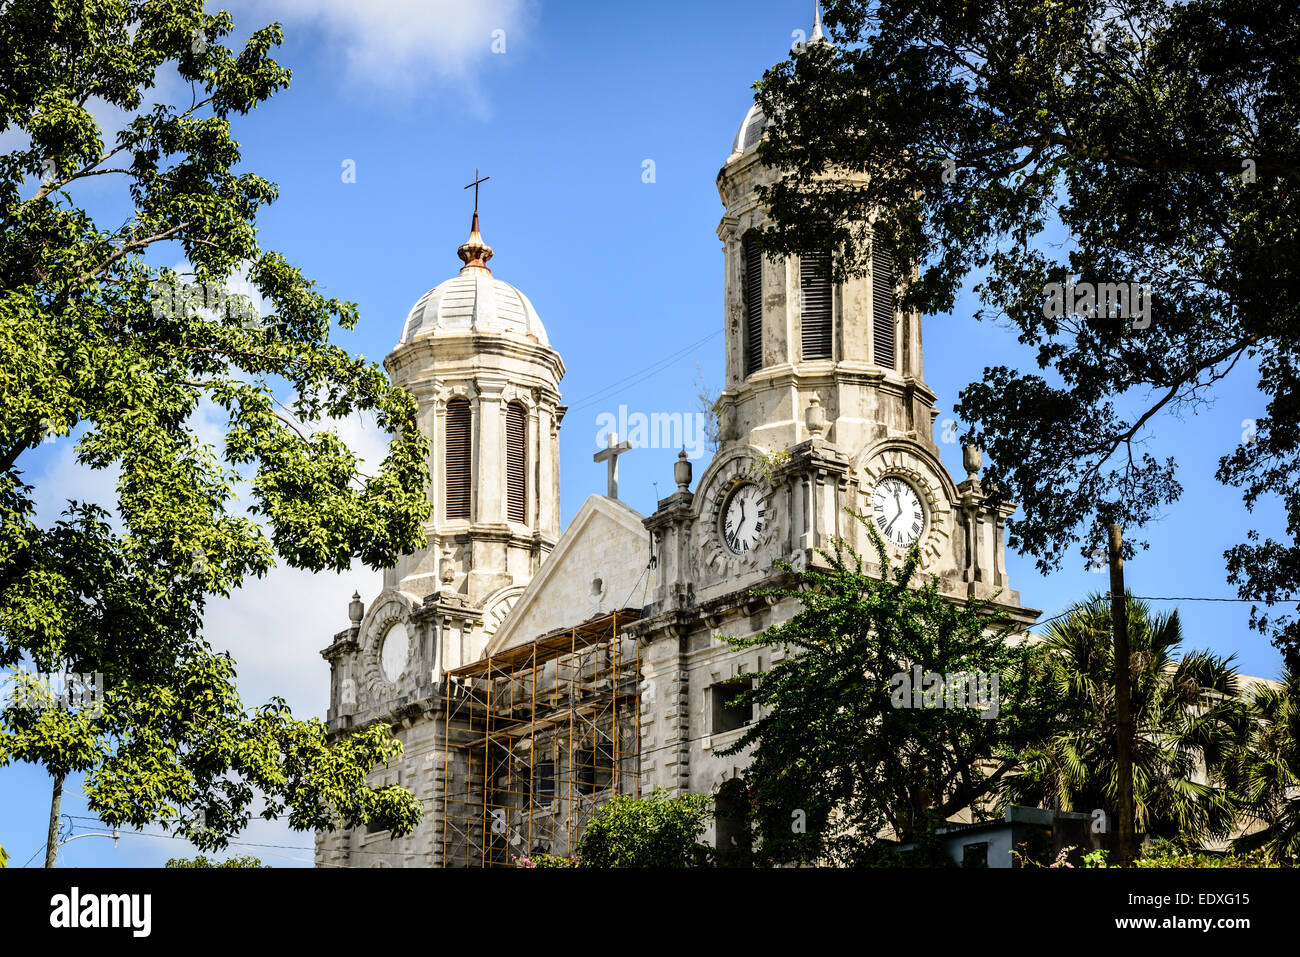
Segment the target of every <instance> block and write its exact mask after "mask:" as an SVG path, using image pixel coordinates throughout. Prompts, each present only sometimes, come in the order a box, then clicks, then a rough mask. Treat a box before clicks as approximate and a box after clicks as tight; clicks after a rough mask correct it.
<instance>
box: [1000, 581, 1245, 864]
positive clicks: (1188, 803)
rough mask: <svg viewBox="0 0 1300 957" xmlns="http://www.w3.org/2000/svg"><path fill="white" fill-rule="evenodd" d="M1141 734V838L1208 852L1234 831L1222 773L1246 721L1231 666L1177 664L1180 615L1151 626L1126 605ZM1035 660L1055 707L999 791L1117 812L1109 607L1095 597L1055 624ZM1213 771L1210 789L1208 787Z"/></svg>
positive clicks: (1012, 798)
mask: <svg viewBox="0 0 1300 957" xmlns="http://www.w3.org/2000/svg"><path fill="white" fill-rule="evenodd" d="M1126 609H1127V617H1128V637H1129V649H1130V660H1131V662H1132V665H1131V669H1130V671H1131V674H1132V684H1131V704H1132V715H1133V728H1134V747H1133V802H1134V816H1135V819H1136V829H1137V831H1138V832H1139V833H1145V834H1146V835H1148V836H1150V837H1159V838H1170V839H1172V838H1180V839H1183V840H1187V841H1191V842H1203V841H1205V840H1207V839H1211V838H1224V837H1227V836H1228V835H1229V834H1231V833H1232V831H1233V828H1234V827H1235V825H1236V823H1237V812H1236V807H1235V804H1234V801H1233V795H1232V793H1231V791H1230V790H1229V789H1228V788H1227V787H1225V786H1224V784H1223V780H1222V777H1221V775H1222V772H1223V769H1224V765H1225V762H1226V760H1227V759H1228V757H1229V755H1230V754H1231V753H1232V752H1233V751H1234V748H1235V742H1236V741H1237V740H1238V735H1237V725H1238V723H1239V715H1240V711H1241V705H1240V702H1239V701H1238V700H1237V697H1236V693H1237V672H1236V669H1235V668H1234V667H1233V665H1232V657H1231V656H1229V657H1227V658H1222V657H1218V656H1216V655H1213V654H1211V653H1209V652H1208V651H1188V652H1186V653H1181V652H1180V648H1181V645H1182V640H1183V639H1182V626H1181V623H1180V621H1179V617H1178V612H1177V611H1173V612H1170V613H1169V614H1166V615H1161V614H1156V613H1154V612H1153V611H1152V609H1151V606H1150V605H1149V604H1147V603H1146V602H1143V601H1139V600H1138V599H1135V598H1133V597H1132V596H1131V595H1129V596H1126ZM1042 647H1043V649H1044V651H1045V652H1046V653H1045V655H1043V656H1042V657H1041V658H1039V659H1038V665H1037V666H1038V667H1039V668H1040V669H1041V678H1042V681H1043V683H1044V685H1045V687H1046V688H1048V689H1050V695H1047V696H1044V698H1043V699H1041V706H1042V708H1043V712H1044V713H1043V717H1044V718H1045V719H1046V720H1047V721H1048V722H1049V724H1048V729H1049V730H1048V733H1047V734H1045V735H1044V736H1043V737H1041V738H1039V739H1038V740H1035V741H1033V742H1032V743H1031V744H1030V745H1029V746H1028V747H1026V748H1025V749H1024V750H1023V751H1022V752H1021V759H1020V762H1019V765H1018V766H1017V767H1016V768H1015V770H1013V771H1012V772H1010V773H1009V774H1007V776H1006V777H1005V778H1004V779H1003V798H1004V800H1005V802H1006V803H1011V804H1026V805H1029V806H1031V807H1057V808H1060V809H1061V810H1064V811H1083V812H1090V811H1092V810H1094V809H1096V808H1102V809H1105V810H1106V811H1107V814H1108V815H1109V818H1110V820H1111V821H1114V820H1115V815H1116V810H1117V806H1118V804H1117V802H1118V796H1117V790H1116V789H1117V786H1118V769H1117V765H1116V759H1115V740H1116V739H1115V688H1114V680H1113V679H1114V675H1115V666H1114V661H1115V658H1114V645H1113V642H1112V630H1111V605H1110V599H1109V597H1107V596H1102V595H1094V596H1090V597H1089V598H1088V599H1086V600H1085V601H1082V602H1079V603H1077V604H1076V605H1074V606H1073V607H1072V608H1071V609H1070V610H1069V612H1068V613H1067V614H1066V616H1065V617H1064V618H1061V619H1059V620H1057V621H1053V622H1050V623H1049V624H1048V625H1047V626H1046V629H1045V634H1044V635H1043V640H1042ZM1206 769H1208V771H1209V775H1210V777H1209V780H1206V779H1205V778H1204V771H1205V770H1206Z"/></svg>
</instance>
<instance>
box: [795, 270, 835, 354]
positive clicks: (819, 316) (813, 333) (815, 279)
mask: <svg viewBox="0 0 1300 957" xmlns="http://www.w3.org/2000/svg"><path fill="white" fill-rule="evenodd" d="M830 268H831V255H830V252H829V251H826V250H820V251H811V250H810V251H808V252H804V253H800V254H799V290H800V292H801V293H802V294H803V295H802V300H803V302H802V309H801V317H800V320H801V323H802V327H803V332H802V336H803V357H804V358H805V359H829V358H831V357H832V356H831V349H832V345H831V340H832V329H833V326H832V319H831V277H830Z"/></svg>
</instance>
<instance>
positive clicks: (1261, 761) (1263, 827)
mask: <svg viewBox="0 0 1300 957" xmlns="http://www.w3.org/2000/svg"><path fill="white" fill-rule="evenodd" d="M1235 740H1236V743H1237V747H1235V748H1233V749H1232V751H1231V753H1230V755H1229V760H1228V762H1227V774H1226V778H1227V781H1228V783H1229V785H1230V786H1231V787H1232V788H1233V790H1234V792H1235V793H1236V795H1237V797H1238V799H1239V800H1240V804H1241V810H1242V814H1243V823H1245V824H1247V825H1248V827H1247V833H1246V834H1244V835H1243V836H1241V837H1240V838H1239V839H1238V841H1237V845H1238V847H1239V848H1241V849H1242V850H1247V851H1249V850H1256V849H1262V850H1264V851H1266V852H1268V853H1269V854H1270V855H1271V856H1273V857H1275V858H1278V859H1282V860H1288V861H1290V862H1291V863H1292V864H1293V865H1295V864H1300V796H1298V795H1300V674H1297V673H1296V672H1294V671H1288V672H1285V673H1283V675H1282V681H1281V687H1280V688H1275V687H1272V686H1271V685H1264V684H1260V685H1256V686H1255V687H1254V688H1252V689H1251V690H1250V692H1249V693H1248V694H1247V695H1246V698H1245V708H1244V710H1243V713H1242V715H1241V724H1240V727H1239V729H1238V733H1237V736H1236V738H1235Z"/></svg>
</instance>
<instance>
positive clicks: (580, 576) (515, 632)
mask: <svg viewBox="0 0 1300 957" xmlns="http://www.w3.org/2000/svg"><path fill="white" fill-rule="evenodd" d="M644 518H645V517H644V516H643V515H642V514H641V513H640V512H638V511H637V510H636V509H634V508H631V507H630V506H628V505H625V504H624V503H623V502H620V501H618V500H617V499H613V498H608V497H606V496H604V495H593V496H591V497H590V498H588V499H587V501H586V502H584V503H583V505H582V508H581V509H579V510H578V514H577V515H575V516H574V518H573V521H572V522H570V523H569V527H568V528H566V529H565V530H564V534H563V535H561V536H560V540H559V541H558V542H557V543H556V545H555V548H554V550H552V552H551V554H550V555H549V556H547V558H546V560H545V561H544V562H543V563H542V567H541V568H539V569H538V571H537V574H536V575H534V576H533V579H532V581H531V582H529V584H528V587H527V588H525V589H524V593H523V594H522V595H520V596H519V600H518V601H516V602H515V604H514V607H513V608H512V609H511V610H510V614H509V615H508V616H507V617H506V619H505V621H503V622H502V623H501V627H500V628H498V629H497V632H496V634H495V635H493V636H492V639H491V640H490V641H489V642H488V644H487V649H486V651H485V654H487V655H494V654H497V653H499V652H501V651H504V650H505V649H507V648H514V647H517V646H519V645H524V644H527V643H528V642H530V641H533V640H535V639H537V638H538V637H540V636H542V635H545V634H547V633H548V632H552V631H555V630H557V629H560V628H567V627H570V626H572V625H578V624H581V623H583V622H584V621H587V620H589V619H591V618H594V617H595V616H597V615H603V614H608V613H609V612H612V611H620V610H622V609H624V608H641V607H642V606H643V605H644V604H645V603H646V602H647V601H649V599H650V595H651V591H652V581H653V576H651V575H650V574H649V573H648V572H647V571H646V565H647V563H648V562H649V560H650V533H649V532H648V531H647V530H646V528H645V525H643V524H642V522H643V521H644Z"/></svg>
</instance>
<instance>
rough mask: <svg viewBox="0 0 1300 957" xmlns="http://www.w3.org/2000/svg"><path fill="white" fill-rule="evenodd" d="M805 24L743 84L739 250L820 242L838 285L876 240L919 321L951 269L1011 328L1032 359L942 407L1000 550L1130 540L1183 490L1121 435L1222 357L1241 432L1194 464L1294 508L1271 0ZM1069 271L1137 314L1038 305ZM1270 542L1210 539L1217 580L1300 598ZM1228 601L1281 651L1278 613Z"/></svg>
mask: <svg viewBox="0 0 1300 957" xmlns="http://www.w3.org/2000/svg"><path fill="white" fill-rule="evenodd" d="M826 20H827V22H828V23H829V24H830V25H832V26H833V27H834V33H835V36H836V39H837V40H838V41H839V43H838V45H837V46H835V47H831V46H829V45H826V44H819V43H814V44H809V45H808V46H807V48H806V49H805V50H804V51H803V52H802V53H799V54H798V55H795V56H792V57H791V59H790V60H789V61H787V62H784V63H781V64H778V65H776V66H774V67H773V68H772V69H771V70H769V71H768V72H767V74H766V75H765V77H764V78H763V81H762V85H761V88H760V90H759V94H758V100H759V102H760V103H761V105H762V107H763V109H764V112H765V113H766V115H767V116H768V117H771V118H772V124H771V126H770V128H769V130H768V134H767V137H766V139H765V140H764V142H763V144H762V145H761V146H760V156H761V157H762V159H763V160H764V161H765V162H767V163H768V164H770V165H771V166H773V167H775V168H777V169H779V170H782V171H784V172H783V173H782V175H781V176H780V178H779V180H778V181H777V182H776V183H774V184H773V185H772V186H771V187H770V188H768V189H764V190H760V197H761V199H762V200H763V201H764V202H765V203H766V204H767V205H768V206H769V207H770V209H771V214H772V217H773V219H774V224H773V226H772V227H771V228H770V229H768V230H766V231H765V232H764V233H763V235H762V241H763V243H764V244H765V245H766V246H767V247H768V248H769V250H771V251H773V252H774V253H792V252H798V251H799V250H802V249H806V248H809V246H810V245H817V244H825V245H828V246H835V247H838V248H839V249H841V250H842V252H843V255H842V257H840V258H839V259H838V261H837V263H836V272H837V274H838V275H840V276H843V275H844V274H847V273H854V274H862V273H864V272H865V271H866V270H867V269H868V268H869V264H870V262H871V258H872V255H873V248H883V249H885V250H887V251H888V252H889V253H890V254H891V255H892V256H893V259H894V261H895V263H896V264H898V268H897V273H898V274H899V275H901V276H902V277H904V278H905V279H906V278H908V277H910V276H911V275H912V270H913V267H914V268H915V270H916V279H915V281H910V282H907V283H906V289H905V290H904V292H903V302H904V305H905V306H906V307H908V308H913V307H914V308H917V309H919V310H920V311H921V312H924V313H944V312H948V311H951V310H952V308H953V306H954V303H955V302H956V297H957V294H958V292H959V291H960V290H961V289H962V287H963V284H964V283H965V282H966V281H967V280H969V279H974V280H977V285H976V287H975V288H976V290H977V292H978V293H979V296H980V299H981V301H982V307H981V308H980V309H979V310H977V312H976V316H977V317H981V318H982V317H985V316H988V317H991V318H996V319H1000V320H1002V321H1005V322H1007V323H1009V325H1010V327H1011V328H1012V329H1014V331H1015V332H1016V333H1017V335H1018V337H1019V339H1020V341H1021V342H1022V343H1024V344H1025V345H1026V347H1028V348H1029V349H1031V350H1032V351H1033V353H1034V356H1035V359H1036V362H1037V365H1038V368H1036V369H1031V370H1028V371H1022V370H1019V369H1014V368H1010V367H1008V366H1004V365H996V366H992V367H989V368H986V369H985V371H984V376H983V380H982V381H981V382H978V383H974V384H972V385H971V386H969V387H968V388H967V389H965V390H964V391H963V392H962V393H961V396H960V401H959V402H958V404H957V405H956V407H955V411H956V412H957V414H958V416H959V417H960V418H961V420H962V421H964V422H965V423H966V427H967V434H966V438H968V439H969V440H971V441H974V442H976V443H977V444H979V445H980V446H981V447H983V448H984V449H985V450H986V451H987V452H988V453H989V457H990V459H991V462H990V463H989V466H988V470H987V472H986V474H985V478H986V480H987V481H988V482H989V483H990V484H993V485H996V486H998V487H999V488H1000V489H1001V490H1002V493H1003V494H1004V495H1005V497H1006V498H1007V500H1010V501H1015V502H1017V503H1019V505H1020V508H1021V512H1020V514H1019V515H1018V516H1017V517H1016V518H1014V519H1013V520H1011V521H1010V523H1009V529H1008V532H1009V534H1008V544H1009V545H1011V546H1012V547H1015V548H1018V549H1020V550H1022V551H1023V552H1025V553H1027V554H1030V555H1033V556H1034V557H1035V559H1036V561H1037V562H1038V564H1039V567H1040V568H1041V569H1043V570H1044V571H1045V572H1046V571H1050V570H1052V569H1055V568H1057V567H1059V565H1060V563H1061V561H1062V560H1063V557H1064V556H1065V555H1066V554H1067V552H1068V550H1069V549H1071V548H1073V547H1075V546H1076V545H1077V546H1078V547H1079V550H1080V551H1081V552H1082V553H1083V554H1085V555H1091V554H1093V552H1094V549H1099V548H1100V549H1103V550H1104V540H1105V529H1106V526H1107V525H1109V524H1110V523H1112V522H1115V523H1118V524H1120V525H1122V526H1123V527H1124V528H1125V532H1126V539H1128V541H1129V544H1131V545H1133V546H1137V547H1143V543H1142V542H1141V540H1140V538H1137V536H1135V535H1134V534H1133V533H1134V532H1135V531H1136V530H1137V529H1138V528H1139V527H1140V526H1141V525H1143V523H1145V522H1146V521H1148V520H1149V519H1150V518H1151V517H1152V516H1153V515H1156V514H1159V513H1160V511H1161V509H1162V508H1164V507H1165V506H1167V505H1168V504H1169V503H1171V502H1173V501H1175V500H1176V499H1177V498H1178V497H1179V495H1180V494H1181V491H1182V490H1181V486H1180V485H1179V483H1178V481H1177V478H1176V463H1175V461H1174V458H1173V457H1168V458H1163V459H1159V458H1156V457H1155V456H1154V455H1152V454H1151V453H1150V452H1149V451H1145V450H1143V449H1142V447H1141V442H1142V441H1143V440H1144V439H1145V438H1146V437H1147V436H1148V435H1149V434H1150V433H1149V429H1150V427H1151V426H1153V425H1154V424H1155V423H1156V422H1157V421H1158V417H1159V416H1160V415H1161V414H1162V413H1174V414H1178V413H1186V412H1189V411H1195V410H1196V409H1197V408H1198V407H1199V406H1200V405H1201V404H1202V403H1203V402H1206V401H1208V400H1209V399H1211V398H1212V397H1213V395H1214V394H1215V392H1216V391H1217V390H1218V389H1220V388H1222V383H1223V382H1224V381H1225V380H1226V379H1228V378H1229V377H1231V376H1233V374H1234V373H1235V374H1236V376H1238V377H1239V376H1248V377H1254V378H1255V379H1256V382H1257V385H1258V387H1259V389H1260V390H1261V391H1262V392H1263V393H1264V395H1265V396H1266V397H1267V406H1266V408H1265V410H1264V413H1263V414H1262V415H1260V416H1258V417H1256V418H1255V419H1254V420H1248V421H1247V422H1245V423H1243V428H1242V434H1241V437H1240V438H1241V441H1240V443H1239V442H1238V435H1237V433H1236V431H1235V430H1234V431H1233V432H1232V433H1230V434H1226V435H1224V436H1222V439H1221V445H1220V447H1221V449H1222V450H1223V452H1224V455H1223V457H1222V458H1221V460H1220V467H1219V471H1218V477H1219V479H1220V480H1221V481H1223V482H1225V483H1227V484H1229V485H1232V486H1238V487H1240V488H1241V489H1242V491H1243V496H1244V500H1245V502H1246V504H1247V505H1248V506H1250V507H1254V506H1255V505H1256V503H1257V502H1259V501H1260V499H1261V497H1266V496H1267V495H1269V494H1270V493H1272V494H1276V495H1277V496H1278V497H1279V498H1280V499H1281V503H1282V506H1283V508H1284V509H1285V513H1286V514H1287V515H1288V516H1294V515H1296V514H1297V513H1300V481H1297V480H1296V479H1297V473H1298V472H1300V425H1297V423H1300V389H1298V388H1297V382H1300V365H1298V364H1297V359H1296V356H1297V352H1298V350H1297V344H1298V339H1297V336H1298V335H1300V321H1298V320H1300V313H1298V312H1297V310H1298V309H1300V302H1297V299H1296V297H1295V296H1294V295H1292V291H1293V290H1294V289H1296V288H1297V286H1298V285H1300V231H1297V228H1296V225H1295V223H1296V218H1297V204H1298V203H1300V188H1298V187H1300V12H1298V11H1297V9H1296V8H1295V7H1294V5H1288V6H1286V7H1284V8H1279V6H1278V5H1277V4H1271V3H1266V2H1260V0H1215V2H1190V3H1167V2H1165V0H1120V2H1111V0H1105V2H1103V0H1080V2H1071V3H1058V2H1046V3H1037V2H1028V0H964V2H963V3H961V4H953V3H951V2H948V0H881V2H874V0H871V2H869V0H840V2H835V3H831V4H830V5H829V6H828V9H827V11H826ZM845 172H848V173H864V172H865V173H868V174H869V178H867V179H865V181H862V180H861V178H859V179H858V180H854V179H852V178H850V177H847V176H843V175H839V174H842V173H845ZM876 214H879V215H878V218H876V219H875V220H874V224H872V225H868V220H869V219H870V217H872V216H875V215H876ZM1069 277H1078V279H1079V281H1080V282H1086V283H1091V284H1120V283H1122V284H1124V285H1125V286H1126V287H1127V286H1128V284H1129V283H1150V284H1151V292H1150V294H1149V295H1148V296H1147V297H1146V300H1145V302H1146V304H1147V305H1150V306H1151V308H1150V310H1149V312H1145V313H1144V314H1142V315H1132V316H1131V317H1126V316H1124V315H1122V314H1119V313H1120V310H1119V309H1118V308H1117V309H1114V310H1112V309H1110V308H1108V307H1107V306H1101V307H1099V308H1095V309H1094V308H1090V304H1089V303H1088V302H1087V301H1086V300H1085V301H1084V302H1083V303H1082V305H1083V307H1084V311H1082V312H1076V311H1074V310H1073V309H1070V310H1067V311H1066V312H1065V314H1058V313H1056V312H1054V310H1052V309H1050V308H1048V305H1047V303H1048V295H1049V290H1048V284H1049V283H1064V282H1065V281H1066V280H1067V279H1068V278H1069ZM1129 291H1130V292H1131V290H1129ZM1093 292H1094V293H1098V292H1100V290H1099V289H1094V290H1093ZM1112 292H1113V294H1114V297H1115V298H1118V295H1119V292H1118V290H1112ZM1073 305H1074V304H1073V303H1071V306H1073ZM1136 305H1137V303H1136V302H1134V301H1130V302H1129V311H1130V312H1131V313H1132V312H1137V311H1138V310H1137V309H1136V308H1135V307H1136ZM1204 438H1205V439H1206V440H1207V441H1214V437H1213V436H1205V437H1204ZM1295 532H1296V528H1295V523H1294V522H1291V523H1289V524H1288V527H1287V530H1286V533H1285V534H1284V535H1283V536H1282V537H1281V538H1280V539H1271V538H1270V539H1260V538H1259V536H1258V535H1256V534H1255V533H1254V532H1251V533H1250V534H1248V535H1247V536H1246V540H1245V541H1243V542H1241V543H1240V544H1238V545H1235V546H1234V547H1232V548H1230V549H1229V550H1228V551H1227V553H1226V556H1225V557H1226V559H1227V570H1228V577H1229V581H1230V582H1232V583H1234V584H1236V585H1237V587H1238V588H1239V591H1240V594H1241V595H1242V597H1251V598H1254V597H1260V598H1263V599H1267V600H1268V601H1269V602H1271V601H1273V600H1276V599H1280V598H1282V597H1284V596H1286V595H1288V594H1297V593H1300V546H1298V545H1297V543H1296V540H1295ZM1126 547H1128V546H1127V545H1126ZM1130 550H1131V549H1130ZM1252 614H1253V618H1252V621H1253V623H1254V624H1255V625H1256V626H1257V627H1259V628H1260V629H1261V630H1265V631H1268V632H1270V633H1271V634H1272V637H1273V640H1274V641H1275V642H1276V643H1277V644H1278V646H1279V647H1280V648H1282V649H1283V650H1284V652H1286V653H1287V654H1288V655H1289V657H1290V660H1291V662H1292V664H1295V663H1296V662H1297V661H1300V621H1297V620H1296V619H1295V618H1294V616H1287V615H1283V616H1273V615H1271V614H1268V613H1266V609H1265V608H1264V606H1263V605H1261V608H1260V609H1259V611H1258V613H1252Z"/></svg>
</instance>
